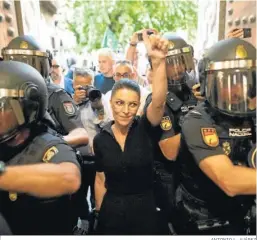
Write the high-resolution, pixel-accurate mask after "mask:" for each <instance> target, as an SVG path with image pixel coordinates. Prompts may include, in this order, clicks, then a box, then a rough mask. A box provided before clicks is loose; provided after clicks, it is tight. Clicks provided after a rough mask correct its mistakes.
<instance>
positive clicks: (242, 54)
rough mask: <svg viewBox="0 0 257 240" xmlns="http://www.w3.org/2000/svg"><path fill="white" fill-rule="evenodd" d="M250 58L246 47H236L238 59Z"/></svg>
mask: <svg viewBox="0 0 257 240" xmlns="http://www.w3.org/2000/svg"><path fill="white" fill-rule="evenodd" d="M247 56H248V54H247V52H246V50H245V47H244V46H243V45H238V46H237V47H236V58H246V57H247Z"/></svg>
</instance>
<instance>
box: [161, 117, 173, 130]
mask: <svg viewBox="0 0 257 240" xmlns="http://www.w3.org/2000/svg"><path fill="white" fill-rule="evenodd" d="M160 127H161V129H162V130H164V131H168V130H170V129H171V128H172V123H171V120H170V117H169V116H166V117H163V118H162V121H161V124H160Z"/></svg>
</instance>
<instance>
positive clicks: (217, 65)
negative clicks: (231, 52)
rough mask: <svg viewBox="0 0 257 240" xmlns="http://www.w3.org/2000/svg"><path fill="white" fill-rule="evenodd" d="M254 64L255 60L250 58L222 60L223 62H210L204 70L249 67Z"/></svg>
mask: <svg viewBox="0 0 257 240" xmlns="http://www.w3.org/2000/svg"><path fill="white" fill-rule="evenodd" d="M255 66H256V61H253V60H250V59H247V60H245V59H240V60H233V61H224V62H212V63H210V64H209V65H208V66H207V67H206V70H207V71H209V70H221V69H230V68H251V67H255Z"/></svg>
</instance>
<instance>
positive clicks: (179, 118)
mask: <svg viewBox="0 0 257 240" xmlns="http://www.w3.org/2000/svg"><path fill="white" fill-rule="evenodd" d="M164 38H166V39H167V40H169V51H168V54H167V56H166V68H167V78H168V79H167V81H168V91H169V92H168V93H167V97H166V104H165V111H164V115H163V118H162V121H161V124H160V127H159V131H160V132H161V137H160V139H159V142H160V141H162V140H165V139H168V138H171V137H174V136H175V135H177V134H179V133H180V131H181V124H182V122H183V119H184V116H185V115H186V114H187V113H188V112H189V111H190V110H192V109H193V108H194V107H195V106H196V104H197V100H196V98H195V97H194V95H193V93H192V92H191V90H190V88H189V87H188V85H187V80H188V72H187V71H189V70H190V69H193V59H192V54H191V52H190V49H191V48H189V47H188V45H187V43H186V42H185V41H184V40H183V39H182V38H180V37H178V36H176V35H173V34H170V33H166V34H164ZM182 63H183V64H184V67H181V66H182ZM178 68H179V69H181V72H180V73H178V72H174V69H178ZM175 75H180V78H179V79H178V80H173V78H174V76H175ZM151 101H152V96H151V95H149V96H148V98H147V101H146V106H148V105H149V104H150V102H151ZM145 109H146V107H145ZM153 146H154V150H155V151H154V152H155V158H154V159H155V173H156V176H155V177H156V179H155V180H156V183H155V196H156V201H157V204H158V207H159V208H160V209H161V212H162V213H163V214H164V215H165V218H166V221H172V217H173V213H172V211H173V205H174V193H175V192H174V191H175V188H176V183H175V176H174V172H176V171H175V168H176V162H174V161H169V160H167V159H166V158H165V156H164V155H163V153H162V151H161V149H160V147H159V144H158V143H157V142H156V143H154V144H153ZM171 147H172V146H171Z"/></svg>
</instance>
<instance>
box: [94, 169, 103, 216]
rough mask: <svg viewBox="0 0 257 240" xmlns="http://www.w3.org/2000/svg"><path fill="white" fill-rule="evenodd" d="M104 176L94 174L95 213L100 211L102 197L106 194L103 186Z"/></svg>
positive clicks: (101, 173)
mask: <svg viewBox="0 0 257 240" xmlns="http://www.w3.org/2000/svg"><path fill="white" fill-rule="evenodd" d="M104 183H105V175H104V173H103V172H96V176H95V208H96V210H97V211H99V210H100V208H101V205H102V202H103V198H104V195H105V193H106V188H105V186H104Z"/></svg>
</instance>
